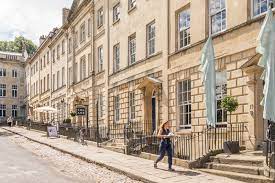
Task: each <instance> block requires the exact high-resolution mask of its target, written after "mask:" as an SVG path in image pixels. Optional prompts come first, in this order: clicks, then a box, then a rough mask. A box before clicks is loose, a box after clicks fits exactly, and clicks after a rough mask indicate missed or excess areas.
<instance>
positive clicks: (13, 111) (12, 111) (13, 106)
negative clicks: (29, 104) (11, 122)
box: [11, 105, 18, 118]
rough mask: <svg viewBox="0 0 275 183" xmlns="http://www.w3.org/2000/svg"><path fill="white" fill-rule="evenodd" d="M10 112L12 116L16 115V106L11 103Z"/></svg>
mask: <svg viewBox="0 0 275 183" xmlns="http://www.w3.org/2000/svg"><path fill="white" fill-rule="evenodd" d="M11 114H12V117H13V118H16V117H17V116H18V106H17V105H12V108H11Z"/></svg>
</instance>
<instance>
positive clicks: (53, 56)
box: [52, 49, 55, 63]
mask: <svg viewBox="0 0 275 183" xmlns="http://www.w3.org/2000/svg"><path fill="white" fill-rule="evenodd" d="M52 60H53V63H54V62H55V49H53V51H52Z"/></svg>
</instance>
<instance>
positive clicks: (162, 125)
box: [159, 121, 169, 129]
mask: <svg viewBox="0 0 275 183" xmlns="http://www.w3.org/2000/svg"><path fill="white" fill-rule="evenodd" d="M166 123H169V121H164V122H162V123H161V124H160V126H159V129H164V125H165V124H166Z"/></svg>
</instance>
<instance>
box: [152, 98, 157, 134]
mask: <svg viewBox="0 0 275 183" xmlns="http://www.w3.org/2000/svg"><path fill="white" fill-rule="evenodd" d="M155 130H156V97H155V96H154V95H153V96H152V132H153V133H154V132H155Z"/></svg>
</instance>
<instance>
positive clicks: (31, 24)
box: [0, 0, 73, 44]
mask: <svg viewBox="0 0 275 183" xmlns="http://www.w3.org/2000/svg"><path fill="white" fill-rule="evenodd" d="M72 2H73V0H8V1H4V0H2V2H1V5H0V22H1V23H0V40H13V39H14V37H15V36H18V35H22V36H25V37H26V38H28V39H31V40H33V41H34V42H35V43H36V44H37V43H38V42H39V41H38V39H39V37H40V36H41V35H43V34H48V33H49V31H51V30H52V29H53V28H54V27H59V26H61V23H62V8H64V7H66V8H70V7H71V4H72Z"/></svg>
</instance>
